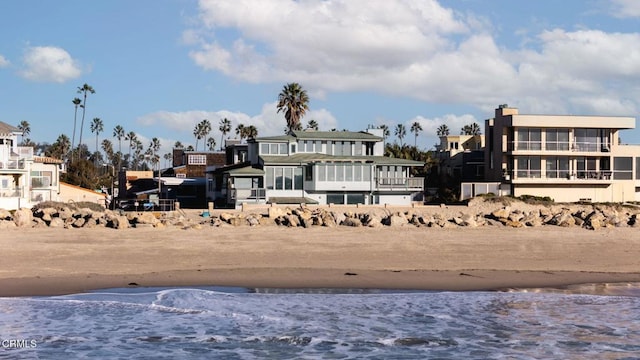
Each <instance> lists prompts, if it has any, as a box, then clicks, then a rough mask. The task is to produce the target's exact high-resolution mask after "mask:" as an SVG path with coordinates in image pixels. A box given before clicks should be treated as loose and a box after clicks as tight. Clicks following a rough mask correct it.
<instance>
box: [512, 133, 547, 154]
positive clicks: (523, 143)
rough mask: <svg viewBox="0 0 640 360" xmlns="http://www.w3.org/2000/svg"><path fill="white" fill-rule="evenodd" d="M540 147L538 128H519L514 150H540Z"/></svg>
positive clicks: (540, 138) (540, 140)
mask: <svg viewBox="0 0 640 360" xmlns="http://www.w3.org/2000/svg"><path fill="white" fill-rule="evenodd" d="M540 149H542V134H541V132H540V129H536V128H519V129H518V142H517V147H516V150H540Z"/></svg>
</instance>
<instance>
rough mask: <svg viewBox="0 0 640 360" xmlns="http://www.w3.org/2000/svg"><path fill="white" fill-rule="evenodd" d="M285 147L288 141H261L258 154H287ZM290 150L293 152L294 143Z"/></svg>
mask: <svg viewBox="0 0 640 360" xmlns="http://www.w3.org/2000/svg"><path fill="white" fill-rule="evenodd" d="M287 148H288V143H279V144H277V143H261V144H260V155H288V151H287ZM292 152H295V144H294V147H292Z"/></svg>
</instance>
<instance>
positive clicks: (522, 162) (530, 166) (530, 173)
mask: <svg viewBox="0 0 640 360" xmlns="http://www.w3.org/2000/svg"><path fill="white" fill-rule="evenodd" d="M516 165H517V166H518V172H517V173H516V174H517V176H518V177H521V178H539V177H540V156H520V157H518V158H517V161H516Z"/></svg>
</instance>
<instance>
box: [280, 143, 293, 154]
mask: <svg viewBox="0 0 640 360" xmlns="http://www.w3.org/2000/svg"><path fill="white" fill-rule="evenodd" d="M288 147H289V146H288V145H287V144H280V155H287V148H288ZM292 149H293V151H294V152H295V149H296V148H295V146H294V147H292Z"/></svg>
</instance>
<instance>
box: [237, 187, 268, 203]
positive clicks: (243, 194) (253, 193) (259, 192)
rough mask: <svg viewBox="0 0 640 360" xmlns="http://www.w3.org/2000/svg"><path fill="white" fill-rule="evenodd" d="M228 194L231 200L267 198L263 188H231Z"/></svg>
mask: <svg viewBox="0 0 640 360" xmlns="http://www.w3.org/2000/svg"><path fill="white" fill-rule="evenodd" d="M229 196H230V199H231V200H232V201H244V200H251V201H261V200H266V199H267V190H266V189H265V188H250V189H231V192H230V193H229Z"/></svg>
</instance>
